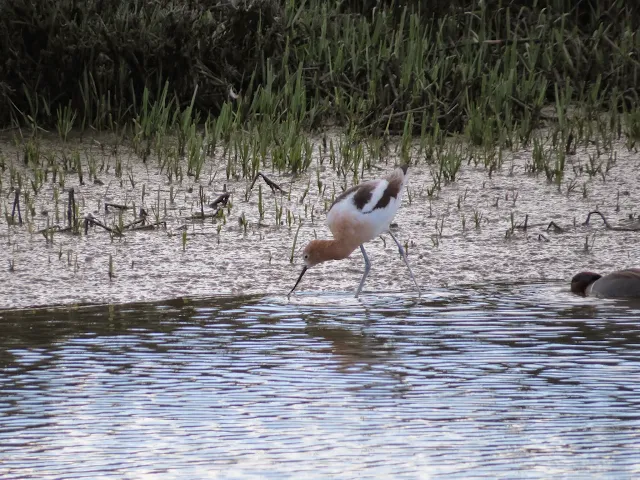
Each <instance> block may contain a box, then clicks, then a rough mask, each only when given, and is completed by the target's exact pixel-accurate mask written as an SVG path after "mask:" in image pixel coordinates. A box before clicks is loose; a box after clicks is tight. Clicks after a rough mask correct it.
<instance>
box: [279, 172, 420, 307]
mask: <svg viewBox="0 0 640 480" xmlns="http://www.w3.org/2000/svg"><path fill="white" fill-rule="evenodd" d="M408 168H409V167H408V165H403V166H402V167H398V168H396V169H395V170H394V171H393V172H391V173H390V174H389V175H387V176H386V177H385V178H381V179H379V180H371V181H369V182H363V183H361V184H359V185H356V186H355V187H351V188H349V189H347V190H345V191H344V192H342V193H341V194H340V195H339V196H338V198H336V200H335V202H333V205H331V208H330V209H329V213H328V214H327V225H328V226H329V230H331V233H332V234H333V240H312V241H311V242H309V244H308V245H307V246H306V247H305V248H304V251H303V254H302V258H303V260H304V267H303V268H302V272H301V273H300V276H299V277H298V281H297V282H296V284H295V285H294V286H293V288H292V289H291V291H290V292H289V295H291V294H292V293H293V291H294V290H295V289H296V287H297V286H298V284H299V283H300V280H302V276H303V275H304V273H305V272H306V271H307V269H308V268H310V267H313V266H314V265H317V264H319V263H322V262H326V261H328V260H342V259H344V258H347V257H348V256H349V255H351V253H352V252H353V251H354V250H355V249H356V248H358V247H360V251H361V252H362V256H363V257H364V274H363V275H362V279H361V280H360V285H358V290H357V291H356V297H358V295H360V292H361V291H362V287H363V286H364V282H365V280H366V279H367V275H368V274H369V270H370V268H371V262H369V257H368V256H367V252H366V250H365V249H364V244H365V243H366V242H368V241H370V240H373V239H374V238H376V237H377V236H378V235H380V234H382V233H385V232H387V233H388V234H389V235H391V238H393V241H394V242H396V245H397V246H398V251H399V252H400V255H401V256H402V259H403V260H404V263H405V264H406V265H407V268H408V269H409V275H410V276H411V280H413V283H414V284H415V286H416V288H417V289H418V295H420V287H418V283H417V282H416V279H415V277H414V276H413V272H412V271H411V267H410V266H409V261H408V260H407V255H406V253H405V251H404V248H402V245H400V242H398V239H397V238H396V237H395V235H394V234H393V233H392V232H391V231H390V230H389V225H390V224H391V221H392V220H393V217H394V216H395V214H396V211H397V210H398V207H399V206H400V202H401V200H402V191H403V189H404V186H405V184H406V182H407V169H408Z"/></svg>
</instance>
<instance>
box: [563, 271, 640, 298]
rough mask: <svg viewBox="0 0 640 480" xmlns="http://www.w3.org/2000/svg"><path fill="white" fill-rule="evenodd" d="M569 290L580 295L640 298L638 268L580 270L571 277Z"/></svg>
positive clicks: (639, 274)
mask: <svg viewBox="0 0 640 480" xmlns="http://www.w3.org/2000/svg"><path fill="white" fill-rule="evenodd" d="M571 291H572V292H573V293H579V294H581V295H593V296H596V297H609V298H616V297H618V298H625V297H626V298H634V297H635V298H640V268H628V269H626V270H618V271H617V272H611V273H610V274H609V275H605V276H604V277H603V276H602V275H600V274H598V273H593V272H580V273H578V274H577V275H575V276H574V277H573V278H572V279H571Z"/></svg>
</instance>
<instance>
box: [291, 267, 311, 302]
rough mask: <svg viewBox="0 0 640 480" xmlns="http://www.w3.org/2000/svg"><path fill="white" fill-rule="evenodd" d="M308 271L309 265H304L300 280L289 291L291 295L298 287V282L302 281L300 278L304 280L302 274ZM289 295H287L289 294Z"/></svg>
mask: <svg viewBox="0 0 640 480" xmlns="http://www.w3.org/2000/svg"><path fill="white" fill-rule="evenodd" d="M306 271H307V266H306V265H305V266H304V267H302V272H300V276H299V277H298V281H297V282H296V284H295V285H294V286H293V288H292V289H291V291H290V292H289V295H291V294H292V293H293V291H294V290H295V289H296V287H297V286H298V284H299V283H300V280H302V276H303V275H304V272H306ZM289 295H287V297H288V296H289Z"/></svg>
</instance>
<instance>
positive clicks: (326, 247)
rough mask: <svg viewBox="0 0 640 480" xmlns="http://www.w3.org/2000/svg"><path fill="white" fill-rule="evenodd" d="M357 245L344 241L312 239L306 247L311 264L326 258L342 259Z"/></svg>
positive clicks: (323, 260) (324, 260)
mask: <svg viewBox="0 0 640 480" xmlns="http://www.w3.org/2000/svg"><path fill="white" fill-rule="evenodd" d="M356 248H358V245H351V244H349V243H346V242H338V241H336V240H312V241H311V242H310V243H309V246H308V249H309V252H310V259H311V260H312V263H313V264H317V263H322V262H326V261H328V260H342V259H343V258H347V257H348V256H349V255H351V252H353V251H354V250H355V249H356Z"/></svg>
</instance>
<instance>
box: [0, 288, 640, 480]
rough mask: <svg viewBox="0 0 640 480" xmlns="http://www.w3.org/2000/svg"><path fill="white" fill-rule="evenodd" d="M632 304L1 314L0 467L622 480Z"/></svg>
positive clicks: (637, 308)
mask: <svg viewBox="0 0 640 480" xmlns="http://www.w3.org/2000/svg"><path fill="white" fill-rule="evenodd" d="M639 318H640V305H638V304H633V303H626V302H614V301H602V300H600V301H598V300H594V299H584V298H579V297H575V296H572V295H570V294H568V293H567V292H566V288H565V285H564V283H562V282H545V283H527V284H510V285H501V284H492V285H485V286H484V287H482V288H476V289H467V288H461V287H450V288H446V289H444V288H434V289H431V290H430V291H429V292H427V293H425V294H424V295H423V296H422V297H421V298H420V299H417V298H415V297H412V296H409V295H407V294H403V293H401V292H391V293H389V292H377V293H376V292H370V293H368V294H367V295H365V296H363V297H362V298H361V299H360V300H355V299H353V298H352V297H351V295H350V294H348V293H344V292H340V291H329V292H325V293H320V292H317V293H314V294H312V293H310V292H309V291H307V292H305V293H303V294H301V295H297V296H294V297H292V300H291V301H290V302H288V301H287V300H286V298H285V297H283V296H249V297H247V296H245V297H216V298H201V299H197V300H193V299H192V300H189V299H186V300H174V301H170V302H163V303H141V304H128V305H117V306H113V305H112V306H94V307H80V308H58V309H44V310H33V309H32V310H18V311H3V312H0V327H1V329H2V332H3V335H2V337H1V338H2V340H1V345H0V371H1V375H0V419H1V420H0V459H1V461H0V477H1V478H3V479H13V478H15V479H18V478H19V479H24V478H38V479H53V478H63V477H64V478H87V479H93V478H163V479H166V478H218V477H220V478H303V477H304V478H327V477H328V476H332V475H333V476H336V477H339V478H374V477H375V478H392V477H393V478H445V477H446V478H616V479H622V478H637V476H638V475H639V474H640V452H639V451H638V445H639V444H640V413H638V412H640V385H639V384H638V382H637V379H638V378H640V322H639V320H638V319H639Z"/></svg>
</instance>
